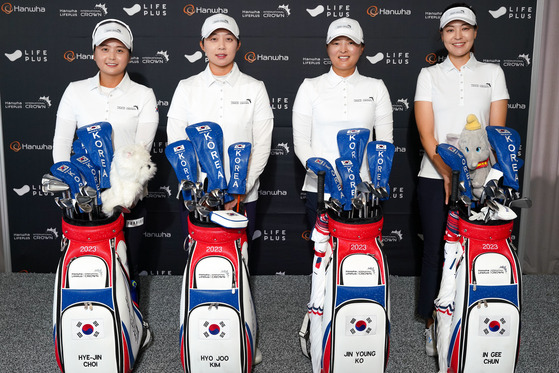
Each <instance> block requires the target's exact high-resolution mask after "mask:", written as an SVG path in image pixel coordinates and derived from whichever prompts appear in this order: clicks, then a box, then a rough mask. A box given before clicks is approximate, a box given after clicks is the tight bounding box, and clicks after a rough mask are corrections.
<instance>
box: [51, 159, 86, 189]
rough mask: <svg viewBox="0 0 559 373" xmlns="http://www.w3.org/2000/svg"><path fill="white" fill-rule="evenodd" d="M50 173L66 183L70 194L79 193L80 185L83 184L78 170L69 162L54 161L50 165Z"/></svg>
mask: <svg viewBox="0 0 559 373" xmlns="http://www.w3.org/2000/svg"><path fill="white" fill-rule="evenodd" d="M50 173H51V174H52V175H53V176H56V177H57V178H59V179H60V180H62V181H63V182H65V183H66V184H68V186H69V187H70V192H71V193H72V196H75V195H76V194H79V192H80V187H82V186H84V185H85V182H84V180H83V179H82V176H81V174H80V171H79V170H78V169H77V168H76V167H75V166H74V165H73V164H72V163H71V162H68V161H61V162H56V163H55V164H53V165H52V166H50Z"/></svg>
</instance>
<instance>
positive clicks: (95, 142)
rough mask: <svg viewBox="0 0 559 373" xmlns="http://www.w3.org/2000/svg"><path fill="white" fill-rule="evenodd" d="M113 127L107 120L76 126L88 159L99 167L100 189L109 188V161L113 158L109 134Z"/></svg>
mask: <svg viewBox="0 0 559 373" xmlns="http://www.w3.org/2000/svg"><path fill="white" fill-rule="evenodd" d="M112 132H113V128H112V126H111V124H110V123H109V122H98V123H94V124H92V125H89V126H84V127H80V128H78V130H77V131H76V133H77V134H78V138H79V139H80V141H81V142H82V143H83V145H84V147H85V149H86V150H87V154H88V156H89V159H90V160H91V162H93V164H94V165H95V166H97V167H98V168H99V170H100V171H101V172H100V178H99V186H100V188H101V189H105V188H110V187H111V180H110V178H109V177H110V172H111V162H112V160H113V142H112V139H111V135H112Z"/></svg>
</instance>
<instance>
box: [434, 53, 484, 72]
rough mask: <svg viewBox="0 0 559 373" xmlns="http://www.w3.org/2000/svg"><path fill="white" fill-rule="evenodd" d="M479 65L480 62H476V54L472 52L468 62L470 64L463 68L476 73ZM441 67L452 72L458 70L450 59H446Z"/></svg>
mask: <svg viewBox="0 0 559 373" xmlns="http://www.w3.org/2000/svg"><path fill="white" fill-rule="evenodd" d="M478 65H479V62H478V60H476V57H475V56H474V54H473V53H472V52H470V59H469V60H468V62H466V64H465V65H464V66H462V68H464V67H465V68H466V69H469V70H472V71H475V69H476V67H477V66H478ZM441 66H442V67H443V68H444V69H445V70H447V71H451V70H458V69H457V68H456V67H455V66H454V65H453V64H452V62H451V61H450V58H448V57H447V58H445V60H444V61H443V62H442V64H441Z"/></svg>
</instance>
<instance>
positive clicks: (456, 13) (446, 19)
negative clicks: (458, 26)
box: [439, 6, 477, 30]
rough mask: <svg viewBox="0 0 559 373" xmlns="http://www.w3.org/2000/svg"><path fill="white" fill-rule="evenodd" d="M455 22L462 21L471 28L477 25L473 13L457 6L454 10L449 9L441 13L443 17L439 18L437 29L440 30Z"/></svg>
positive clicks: (468, 9)
mask: <svg viewBox="0 0 559 373" xmlns="http://www.w3.org/2000/svg"><path fill="white" fill-rule="evenodd" d="M456 20H458V21H464V22H466V23H468V24H470V25H472V26H476V25H477V21H476V15H475V13H474V12H473V11H472V10H471V9H470V8H466V7H464V6H459V7H456V8H450V9H448V10H447V11H446V12H444V13H443V15H442V16H441V24H440V27H439V28H440V29H441V30H442V29H443V27H445V26H446V25H448V24H449V23H450V22H452V21H456Z"/></svg>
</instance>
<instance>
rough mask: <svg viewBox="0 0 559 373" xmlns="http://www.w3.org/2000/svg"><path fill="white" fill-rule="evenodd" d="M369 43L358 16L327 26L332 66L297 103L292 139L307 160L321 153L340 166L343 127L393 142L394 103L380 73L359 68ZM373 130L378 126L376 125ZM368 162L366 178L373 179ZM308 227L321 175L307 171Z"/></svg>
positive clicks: (310, 82)
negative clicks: (339, 137) (375, 74)
mask: <svg viewBox="0 0 559 373" xmlns="http://www.w3.org/2000/svg"><path fill="white" fill-rule="evenodd" d="M364 48H365V41H364V38H363V30H362V29H361V26H360V25H359V22H357V21H356V20H354V19H351V18H340V19H337V20H335V21H333V22H332V23H331V24H330V26H329V27H328V33H327V37H326V52H327V53H328V57H329V58H330V61H331V62H332V67H331V68H330V71H329V72H327V73H325V74H323V75H320V76H318V77H316V78H308V79H305V80H304V81H303V83H302V84H301V86H300V87H299V90H298V92H297V96H296V98H295V102H294V104H293V144H294V150H295V154H296V155H297V157H298V158H299V160H300V161H301V163H302V164H303V166H305V165H306V162H307V159H309V158H311V157H322V158H325V159H326V160H328V162H330V164H331V165H332V166H333V167H335V160H336V159H337V158H339V156H340V155H339V151H338V145H337V143H336V134H337V133H338V131H339V130H342V129H344V128H367V129H369V130H370V131H371V138H370V140H373V139H375V140H383V141H388V142H392V141H393V140H392V124H393V120H392V104H391V102H390V95H389V94H388V90H387V89H386V86H385V85H384V83H383V81H382V80H380V79H374V78H369V77H366V76H363V75H361V74H359V71H358V70H357V62H358V61H359V58H360V56H361V54H363V50H364ZM373 130H374V131H373ZM366 163H367V162H363V165H362V167H361V174H360V175H361V178H362V179H363V180H370V177H369V172H368V168H367V167H366ZM303 191H305V192H306V195H307V200H306V203H305V207H306V212H307V220H308V225H309V228H312V227H313V226H314V222H315V219H316V203H317V201H316V191H317V185H316V175H314V173H313V172H311V171H308V172H307V175H306V176H305V181H304V184H303Z"/></svg>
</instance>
